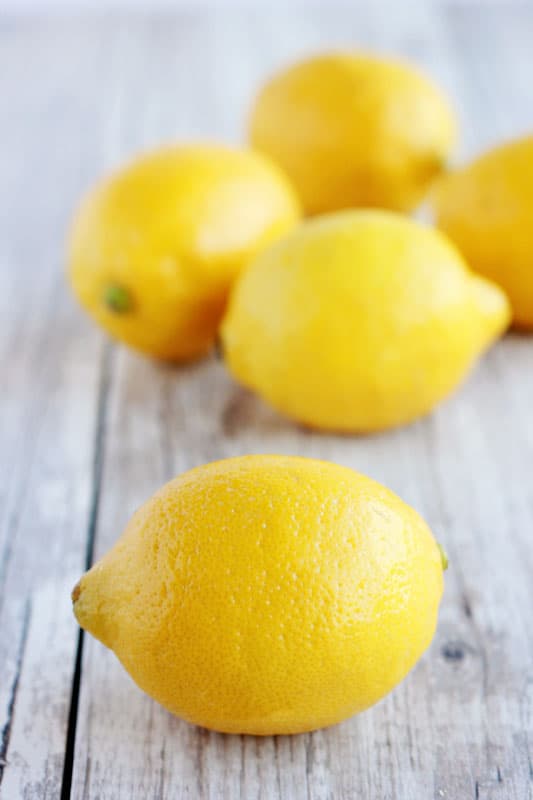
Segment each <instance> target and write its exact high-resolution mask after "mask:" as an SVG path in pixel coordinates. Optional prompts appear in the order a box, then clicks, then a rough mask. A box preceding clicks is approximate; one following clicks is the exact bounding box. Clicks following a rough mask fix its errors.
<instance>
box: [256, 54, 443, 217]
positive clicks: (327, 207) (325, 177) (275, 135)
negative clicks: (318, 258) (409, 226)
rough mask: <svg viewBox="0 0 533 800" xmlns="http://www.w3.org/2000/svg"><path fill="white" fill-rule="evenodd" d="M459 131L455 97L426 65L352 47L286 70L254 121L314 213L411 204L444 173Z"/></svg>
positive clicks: (260, 141)
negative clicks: (439, 84)
mask: <svg viewBox="0 0 533 800" xmlns="http://www.w3.org/2000/svg"><path fill="white" fill-rule="evenodd" d="M455 134H456V122H455V117H454V114H453V111H452V109H451V107H450V105H449V103H448V101H447V100H446V98H445V97H444V96H443V95H442V93H441V92H440V91H439V89H438V88H437V87H436V86H434V85H433V84H432V83H431V82H430V81H429V80H428V79H427V78H425V77H424V76H423V75H422V74H421V73H420V72H418V71H417V70H415V69H414V68H413V67H411V66H409V65H407V64H403V63H401V62H396V61H390V60H385V59H380V58H377V57H373V56H368V55H358V54H355V53H354V54H351V53H332V54H326V55H319V56H315V57H313V58H310V59H308V60H306V61H302V62H300V63H297V64H296V65H294V66H292V67H289V68H287V69H285V70H282V71H281V72H279V73H278V74H277V75H275V76H274V77H273V78H271V80H270V81H268V83H267V84H266V85H265V86H264V88H263V89H262V90H261V92H260V93H259V95H258V97H257V99H256V101H255V103H254V106H253V109H252V113H251V120H250V139H251V142H252V144H253V145H254V146H255V147H257V148H258V149H259V150H262V151H263V152H264V153H266V154H268V155H269V156H271V157H272V158H273V159H275V160H276V161H277V162H278V163H279V164H280V165H281V166H282V167H283V168H284V170H285V171H286V172H287V174H288V175H289V177H290V178H291V179H292V181H293V183H294V185H295V186H296V188H297V189H298V191H299V193H300V197H301V200H302V203H303V206H304V210H305V211H306V212H307V213H308V214H316V213H320V212H324V211H334V210H337V209H343V208H349V207H355V206H364V207H382V208H389V209H393V210H399V211H408V210H409V209H412V208H413V207H415V206H416V205H417V204H418V203H419V202H420V200H421V198H422V197H423V196H424V194H425V192H426V191H427V189H428V186H429V184H430V183H431V181H432V180H433V179H434V178H435V176H436V175H438V174H439V173H440V172H441V171H442V169H443V167H444V165H445V163H446V160H447V158H448V156H449V154H450V150H451V148H452V145H453V143H454V140H455Z"/></svg>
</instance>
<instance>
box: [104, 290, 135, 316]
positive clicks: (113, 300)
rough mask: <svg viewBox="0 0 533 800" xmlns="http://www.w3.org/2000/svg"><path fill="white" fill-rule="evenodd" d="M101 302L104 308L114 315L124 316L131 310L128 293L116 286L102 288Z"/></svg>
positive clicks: (130, 297) (131, 303)
mask: <svg viewBox="0 0 533 800" xmlns="http://www.w3.org/2000/svg"><path fill="white" fill-rule="evenodd" d="M102 300H103V303H104V305H105V307H106V308H107V309H109V311H112V312H113V313H115V314H125V313H127V312H128V311H131V309H132V308H133V298H132V296H131V294H130V292H129V291H128V290H127V289H126V288H125V287H124V286H119V285H118V284H112V283H111V284H108V285H107V286H106V287H105V288H104V291H103V295H102Z"/></svg>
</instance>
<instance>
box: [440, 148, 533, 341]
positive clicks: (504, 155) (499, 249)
mask: <svg viewBox="0 0 533 800" xmlns="http://www.w3.org/2000/svg"><path fill="white" fill-rule="evenodd" d="M433 204H434V207H435V214H436V221H437V225H438V226H439V227H440V228H442V230H443V231H445V232H446V233H447V235H448V236H449V237H450V238H451V239H453V241H454V242H455V243H456V245H457V246H458V247H459V249H460V250H461V251H462V252H463V253H464V255H465V257H466V258H467V259H468V261H469V263H470V264H471V265H472V267H473V269H475V270H477V271H479V272H481V273H482V274H483V275H486V276H487V277H488V278H491V279H492V280H493V281H496V283H498V284H500V286H502V287H503V288H504V289H505V291H506V292H507V294H508V295H509V299H510V301H511V305H512V307H513V315H514V322H515V324H516V325H518V326H521V327H525V328H533V136H530V137H528V138H525V139H522V140H519V141H515V142H511V143H508V144H504V145H501V146H500V147H497V148H495V149H493V150H491V151H490V152H488V153H486V154H485V155H483V156H481V158H478V159H476V160H475V161H473V162H472V163H471V164H469V165H468V166H466V167H465V168H464V169H460V170H457V171H456V172H453V173H451V174H450V175H448V176H446V177H445V178H443V180H442V181H439V182H438V184H437V186H436V187H435V192H434V197H433Z"/></svg>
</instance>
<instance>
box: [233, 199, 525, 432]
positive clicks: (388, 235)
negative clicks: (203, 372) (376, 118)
mask: <svg viewBox="0 0 533 800" xmlns="http://www.w3.org/2000/svg"><path fill="white" fill-rule="evenodd" d="M508 319H509V309H508V304H507V300H506V298H505V295H504V294H503V292H501V291H500V289H498V288H497V287H496V286H494V285H493V284H491V283H489V282H488V281H486V280H484V279H482V278H479V277H475V276H474V275H473V274H472V273H471V272H470V271H469V270H468V268H467V266H466V264H465V263H464V261H463V260H462V258H461V256H460V255H459V253H458V251H457V250H456V249H455V248H454V247H453V245H452V244H450V243H449V242H448V241H447V240H446V239H445V237H444V236H442V235H441V234H439V233H438V232H436V231H434V230H432V229H430V228H427V227H425V226H422V225H420V224H418V223H415V222H413V221H410V220H408V219H407V218H406V217H402V216H400V215H397V214H393V213H391V212H385V211H381V212H378V211H346V212H339V213H337V214H332V215H330V216H325V217H322V218H316V219H314V220H311V221H308V222H307V223H304V224H303V225H301V226H300V227H299V228H298V229H296V231H294V232H293V233H292V234H289V235H288V236H287V237H285V238H284V239H283V240H282V241H281V242H279V243H277V244H275V245H274V246H273V247H271V248H269V250H268V251H266V252H265V253H263V254H262V255H260V256H259V257H258V258H257V259H256V260H255V261H254V262H253V263H252V264H251V265H250V266H249V267H248V268H247V269H246V270H245V272H244V273H243V274H242V275H241V278H240V279H239V281H238V282H237V284H236V286H235V288H234V291H233V293H232V297H231V301H230V303H229V307H228V311H227V314H226V317H225V319H224V322H223V324H222V328H221V331H222V342H223V347H224V351H225V357H226V362H227V365H228V367H229V369H230V370H231V372H232V373H233V374H234V375H235V377H236V378H237V379H238V380H239V381H241V382H242V383H243V384H245V385H246V386H248V387H249V388H251V389H254V390H255V391H257V392H258V393H259V394H260V395H262V396H263V397H264V398H266V399H267V400H268V401H269V402H270V403H271V404H272V405H273V406H275V407H276V408H277V409H279V410H280V411H282V412H284V413H286V414H288V415H289V416H290V417H293V418H294V419H296V420H299V421H300V422H303V423H306V424H307V425H310V426H315V427H319V428H328V429H333V430H339V431H373V430H377V429H381V428H387V427H389V426H392V425H399V424H401V423H406V422H409V421H411V420H413V419H415V418H416V417H418V416H420V415H422V414H425V413H426V412H428V411H430V410H431V409H432V408H433V407H434V406H435V405H436V403H438V402H439V400H441V399H442V398H443V397H445V396H446V395H447V394H448V393H449V392H450V391H451V390H452V389H453V388H454V387H455V386H457V384H458V383H459V382H460V381H461V380H462V379H463V378H464V376H465V375H466V373H467V372H468V370H469V368H470V366H471V365H472V363H473V361H474V360H475V358H476V357H477V356H478V355H479V354H480V353H481V351H482V350H484V349H485V348H486V347H487V345H488V344H489V343H490V342H492V341H493V339H494V338H495V337H497V336H498V335H499V334H500V333H501V332H502V331H503V330H504V328H505V327H506V325H507V323H508Z"/></svg>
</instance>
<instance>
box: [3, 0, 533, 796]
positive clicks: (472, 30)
mask: <svg viewBox="0 0 533 800" xmlns="http://www.w3.org/2000/svg"><path fill="white" fill-rule="evenodd" d="M340 44H342V45H361V46H364V47H366V48H372V49H375V50H377V51H380V52H392V53H399V54H404V55H406V56H408V57H410V58H412V59H414V60H416V61H417V62H418V63H419V64H421V65H422V66H423V67H425V68H427V69H428V70H429V71H430V73H432V74H433V75H434V76H435V78H436V79H437V80H439V81H440V82H441V83H442V84H443V85H444V86H445V87H446V88H447V89H448V91H449V92H450V93H451V94H452V95H453V97H455V99H456V102H457V107H458V111H459V113H460V116H461V119H462V128H463V146H462V155H463V156H469V155H471V154H472V153H474V152H476V151H478V150H479V149H480V148H482V147H484V146H487V145H490V144H492V143H494V142H496V141H499V140H501V139H502V138H505V137H509V136H512V135H515V134H517V133H521V132H523V131H524V130H527V129H528V127H529V129H530V130H531V129H532V128H533V8H532V7H531V6H530V7H527V6H512V5H509V4H502V5H492V4H489V5H482V4H479V5H470V6H464V7H462V6H458V5H450V6H439V7H432V6H431V5H425V6H423V7H412V6H406V5H405V4H397V5H391V6H389V7H382V6H374V5H373V4H370V3H368V4H366V6H365V7H363V6H361V7H359V6H356V7H353V8H348V7H346V8H344V9H339V10H335V11H332V10H326V9H325V8H324V9H323V10H322V11H320V10H317V9H315V10H311V9H307V10H305V9H304V8H300V10H297V9H295V10H293V11H282V10H281V9H280V10H279V11H270V12H269V11H266V10H265V11H262V12H260V11H257V10H255V11H254V10H252V9H249V10H248V11H242V10H241V11H223V10H218V11H211V12H209V13H206V12H195V11H183V12H179V13H176V14H172V13H165V12H163V13H160V14H159V15H153V14H151V13H145V14H138V15H137V16H130V17H126V16H119V15H116V14H115V15H112V14H104V13H101V14H99V15H94V16H84V17H82V18H80V17H76V16H75V15H74V16H71V17H64V18H44V17H42V18H35V19H32V20H30V19H27V20H26V21H20V20H17V19H16V18H15V17H3V18H2V20H1V22H0V98H1V103H0V136H1V150H0V265H1V281H2V283H1V286H0V303H1V313H0V326H1V328H0V329H1V332H2V336H1V340H0V358H1V364H2V414H1V415H0V441H1V455H0V470H1V479H0V496H1V516H0V737H1V738H0V759H1V760H0V779H1V787H0V795H1V797H2V800H17V798H26V799H27V800H35V798H39V800H40V799H41V798H60V797H61V798H67V797H73V798H76V800H81V798H92V799H93V800H97V798H98V800H104V799H105V800H108V799H111V798H112V799H113V800H119V798H120V800H141V798H142V799H143V800H144V799H145V798H169V799H172V800H174V798H194V800H196V799H200V800H201V799H202V798H212V799H213V800H215V799H218V798H227V799H228V800H237V799H238V798H243V799H245V800H253V799H255V798H264V799H265V800H271V799H272V800H275V799H276V798H284V800H300V799H303V798H306V800H319V799H320V800H326V798H328V799H329V798H334V799H335V800H337V799H342V800H344V799H346V800H348V798H364V800H389V799H390V800H428V798H436V799H437V800H441V798H447V800H466V799H467V798H468V800H489V798H490V800H526V798H531V797H533V758H532V752H531V747H532V738H531V737H532V733H533V730H532V717H533V658H532V655H533V653H532V651H533V637H532V626H533V613H532V612H533V593H532V586H533V338H531V337H530V338H528V337H526V336H518V335H511V336H508V337H507V338H506V339H505V341H503V342H501V343H500V344H499V345H498V346H497V347H495V348H494V349H493V350H492V351H491V352H490V353H489V354H488V356H487V357H486V358H485V359H484V360H483V362H482V363H481V364H480V366H479V367H478V368H477V369H476V370H475V372H474V374H473V375H472V376H471V378H470V379H469V380H468V381H467V383H466V385H465V386H463V387H462V389H461V390H460V391H459V392H458V393H457V394H456V395H455V396H454V397H453V398H452V399H451V400H449V401H448V402H446V403H445V404H444V405H443V406H442V407H441V408H440V409H439V410H438V411H437V412H436V413H434V414H433V415H432V416H431V417H428V418H427V419H424V420H422V421H420V422H419V423H417V424H416V425H413V426H411V427H409V428H405V429H403V430H398V431H395V432H392V433H387V434H384V435H381V436H373V437H366V438H356V437H344V438H342V437H334V436H323V435H319V434H310V433H304V432H302V431H300V430H297V429H296V428H295V427H294V426H293V425H291V424H290V423H289V422H286V421H285V420H283V419H281V418H280V417H278V416H277V415H276V414H275V413H274V412H272V411H270V410H269V409H268V408H266V407H265V406H264V405H262V404H261V403H260V402H259V401H258V400H256V399H255V398H253V397H252V396H250V395H249V394H247V393H246V392H244V391H242V390H240V389H239V388H238V387H237V386H235V384H234V383H233V382H232V381H231V380H230V378H229V377H228V375H227V374H226V372H225V371H224V368H223V366H222V364H221V363H220V362H218V361H217V360H216V359H214V358H213V359H210V360H206V361H203V362H202V363H198V364H196V365H194V366H190V367H187V368H184V369H175V368H171V367H166V366H160V365H157V364H154V363H151V362H150V361H147V360H144V359H142V358H140V357H137V356H136V355H134V354H132V353H130V352H128V351H127V350H125V349H124V348H122V347H119V346H115V345H113V344H110V343H109V342H108V341H107V340H106V339H105V338H104V337H103V336H102V335H101V334H100V333H99V331H98V330H97V329H96V328H95V327H93V326H92V324H91V323H90V322H89V321H88V320H87V319H86V318H85V317H84V316H83V315H82V313H81V312H80V311H79V309H78V308H77V306H76V305H75V303H74V302H73V300H72V299H71V297H70V295H69V293H68V291H67V289H66V287H65V282H64V278H63V260H64V259H63V243H64V238H65V231H66V228H67V225H68V220H69V217H70V215H71V212H72V209H73V207H74V205H75V204H76V202H77V200H78V199H79V196H80V193H81V192H82V191H83V190H84V189H85V188H86V187H87V186H88V185H89V184H90V183H91V182H92V181H93V180H94V179H95V178H96V177H97V176H98V175H100V174H101V173H102V172H104V171H106V170H108V169H109V168H111V167H113V166H114V165H116V164H118V163H119V162H121V161H122V160H123V159H124V158H125V157H126V156H128V155H130V154H131V153H133V152H135V151H136V150H138V149H139V148H143V147H146V146H149V145H153V144H155V143H157V142H159V141H161V140H168V139H173V138H179V137H183V138H189V139H191V138H197V137H200V138H206V137H216V138H221V139H226V140H238V139H239V137H240V136H241V135H242V121H243V117H244V114H245V111H246V106H247V103H248V102H249V100H250V97H251V95H252V93H253V91H254V87H255V86H256V83H257V81H258V80H260V79H261V78H262V77H263V76H264V75H265V74H266V73H268V72H269V71H270V70H271V69H272V68H273V67H274V66H276V65H278V64H280V63H283V62H285V61H286V60H288V59H292V58H294V57H297V56H299V55H300V54H302V53H303V52H306V51H308V50H310V49H313V48H317V47H324V46H331V45H340ZM532 225H533V218H532ZM254 452H281V453H291V454H301V455H307V456H318V457H322V458H326V459H331V460H335V461H338V462H340V463H343V464H347V465H350V466H353V467H355V468H357V469H358V470H361V471H363V472H366V473H368V474H370V475H371V476H373V477H375V478H377V479H378V480H380V481H383V482H384V483H385V484H387V485H388V486H390V487H391V488H393V489H394V490H396V491H397V492H398V493H399V494H400V495H401V496H402V497H403V498H405V499H406V500H407V501H409V502H410V503H412V504H413V505H414V506H415V507H417V508H418V509H419V510H420V511H421V512H422V513H423V515H424V516H425V517H426V518H427V519H428V521H429V523H430V525H431V527H432V528H433V530H434V531H435V533H436V535H437V536H438V538H439V539H440V540H441V541H442V542H443V543H444V544H445V546H446V548H447V550H448V551H449V555H450V560H451V567H450V569H449V571H448V573H447V576H446V593H445V597H444V602H443V606H442V612H441V616H440V624H439V628H438V632H437V635H436V638H435V641H434V643H433V645H432V647H431V648H430V650H429V652H428V653H427V654H426V655H425V656H424V658H423V659H422V661H421V663H419V665H418V666H417V667H416V669H415V670H414V671H413V673H412V674H411V675H410V676H409V677H408V679H407V680H406V681H405V682H404V683H403V684H402V685H401V686H400V687H399V688H398V689H397V690H396V691H395V692H394V693H393V694H392V695H390V696H389V697H387V698H386V699H385V700H384V701H383V702H382V703H380V704H379V705H378V706H377V707H375V708H373V709H372V710H370V711H368V712H367V713H365V714H363V715H361V716H360V717H358V718H355V719H353V720H351V721H349V722H346V723H344V724H342V725H339V726H337V727H335V728H332V729H329V730H323V731H317V732H316V733H313V734H310V735H305V736H297V737H286V738H284V737H274V738H264V739H255V738H251V737H241V736H221V735H217V734H214V733H210V732H207V731H205V730H199V729H196V728H194V727H191V726H189V725H187V724H186V723H184V722H181V721H180V720H178V719H175V718H173V717H171V716H170V715H169V714H167V713H166V712H165V711H163V710H162V709H161V708H159V707H158V706H157V705H156V704H155V703H153V702H152V701H151V700H150V699H149V698H148V697H145V696H144V695H143V694H142V693H141V692H140V691H139V690H138V689H137V688H136V687H135V686H134V684H133V683H132V681H131V680H130V679H129V678H128V676H127V675H126V673H125V672H124V671H123V670H122V668H121V667H120V666H119V664H118V662H117V661H116V660H115V658H114V656H113V655H112V653H110V652H108V651H106V650H105V649H104V648H103V647H102V646H101V645H100V644H98V643H97V642H95V641H94V640H93V639H91V638H89V637H85V636H80V634H79V631H78V628H77V626H76V624H75V622H74V619H73V616H72V613H71V605H70V596H69V593H70V589H71V588H72V586H73V584H74V583H75V581H76V580H77V578H78V577H79V575H80V574H81V573H82V572H83V570H84V569H85V567H86V566H87V565H88V564H89V563H90V562H91V561H92V560H93V558H95V557H98V556H99V555H100V554H102V553H103V552H104V551H105V550H107V548H108V547H109V546H110V545H111V544H112V542H113V541H114V540H115V539H116V537H117V536H118V534H119V533H120V531H121V529H122V527H123V526H124V524H125V522H126V520H127V519H128V517H129V516H130V514H131V513H132V511H133V510H134V509H135V508H136V507H137V506H138V505H139V504H140V503H142V502H143V501H144V500H145V499H146V498H147V497H148V496H149V495H150V494H151V493H152V492H153V490H155V489H156V488H157V487H158V486H159V485H160V484H161V483H163V482H164V481H165V480H167V479H168V478H170V477H171V476H173V475H175V474H176V473H178V472H180V471H182V470H185V469H187V468H189V467H191V466H193V465H197V464H201V463H203V462H206V461H210V460H213V459H217V458H223V457H225V456H230V455H234V454H242V453H254Z"/></svg>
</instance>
